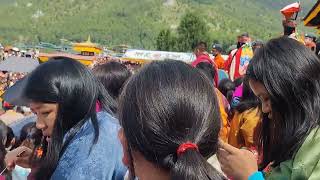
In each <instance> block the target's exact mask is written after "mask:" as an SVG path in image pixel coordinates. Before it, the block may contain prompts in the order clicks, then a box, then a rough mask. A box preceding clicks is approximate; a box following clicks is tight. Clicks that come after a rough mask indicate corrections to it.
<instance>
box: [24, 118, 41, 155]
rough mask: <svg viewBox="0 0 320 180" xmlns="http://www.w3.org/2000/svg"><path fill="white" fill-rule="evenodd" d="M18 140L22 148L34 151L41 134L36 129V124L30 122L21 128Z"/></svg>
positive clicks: (38, 143) (39, 141)
mask: <svg viewBox="0 0 320 180" xmlns="http://www.w3.org/2000/svg"><path fill="white" fill-rule="evenodd" d="M19 140H20V142H21V145H22V146H26V147H28V148H30V149H34V148H35V147H36V146H38V145H40V143H41V140H42V132H41V130H39V129H37V127H36V123H34V122H30V123H28V124H26V125H24V126H23V127H22V129H21V131H20V139H19Z"/></svg>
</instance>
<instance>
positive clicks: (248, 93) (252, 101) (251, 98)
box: [235, 78, 260, 113]
mask: <svg viewBox="0 0 320 180" xmlns="http://www.w3.org/2000/svg"><path fill="white" fill-rule="evenodd" d="M259 104H260V103H259V99H258V97H257V96H256V95H255V94H254V93H253V92H252V90H251V88H250V86H249V80H248V79H247V78H245V79H244V81H243V88H242V97H241V100H240V102H239V104H238V105H237V106H236V108H235V109H236V110H237V111H238V112H239V113H243V112H244V111H247V110H249V109H253V108H257V107H258V106H259Z"/></svg>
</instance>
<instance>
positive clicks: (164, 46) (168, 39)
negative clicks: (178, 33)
mask: <svg viewBox="0 0 320 180" xmlns="http://www.w3.org/2000/svg"><path fill="white" fill-rule="evenodd" d="M156 46H157V50H159V51H170V50H172V47H173V39H172V35H171V31H170V29H164V30H161V31H160V33H159V35H158V37H157V41H156Z"/></svg>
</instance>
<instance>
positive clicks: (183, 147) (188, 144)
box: [177, 141, 199, 156]
mask: <svg viewBox="0 0 320 180" xmlns="http://www.w3.org/2000/svg"><path fill="white" fill-rule="evenodd" d="M188 149H194V150H196V151H198V152H199V148H198V145H196V144H194V143H192V142H190V141H188V142H186V143H183V144H181V145H180V146H179V148H178V150H177V155H178V156H180V155H181V154H183V153H185V152H186V151H187V150H188Z"/></svg>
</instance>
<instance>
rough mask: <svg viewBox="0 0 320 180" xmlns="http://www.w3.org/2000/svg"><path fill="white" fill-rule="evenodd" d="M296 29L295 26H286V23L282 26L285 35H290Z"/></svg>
mask: <svg viewBox="0 0 320 180" xmlns="http://www.w3.org/2000/svg"><path fill="white" fill-rule="evenodd" d="M295 31H296V28H295V27H290V26H287V25H284V26H283V34H284V35H285V36H290V35H291V34H292V33H294V32H295Z"/></svg>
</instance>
